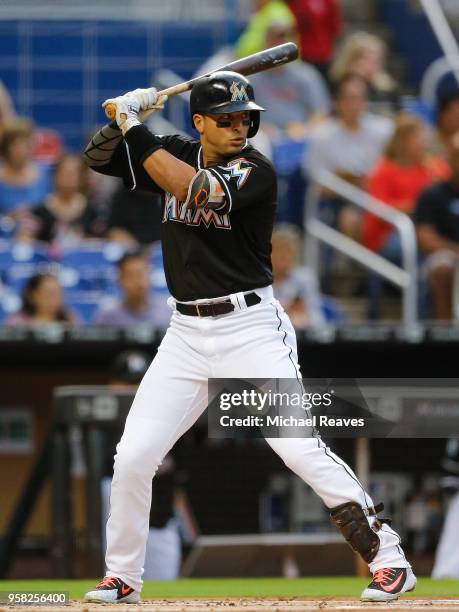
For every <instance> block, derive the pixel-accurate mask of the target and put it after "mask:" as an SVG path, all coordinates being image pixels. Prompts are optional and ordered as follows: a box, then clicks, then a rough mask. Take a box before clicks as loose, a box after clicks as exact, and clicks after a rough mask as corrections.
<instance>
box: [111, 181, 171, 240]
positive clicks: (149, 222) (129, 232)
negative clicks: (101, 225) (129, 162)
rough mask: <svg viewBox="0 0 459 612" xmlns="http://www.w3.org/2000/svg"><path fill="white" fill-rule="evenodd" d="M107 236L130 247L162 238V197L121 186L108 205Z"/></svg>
mask: <svg viewBox="0 0 459 612" xmlns="http://www.w3.org/2000/svg"><path fill="white" fill-rule="evenodd" d="M109 210H110V212H109V216H108V222H107V225H108V234H107V237H108V238H109V239H110V240H113V241H115V242H120V243H122V244H123V245H125V246H127V247H128V248H136V247H138V246H139V245H150V244H151V243H152V242H155V241H157V240H159V239H160V226H161V196H160V195H159V194H156V193H152V192H146V191H139V190H136V191H130V190H129V189H126V188H125V187H124V186H122V185H120V187H119V188H118V189H117V191H116V192H115V193H114V194H113V197H112V199H111V201H110V203H109Z"/></svg>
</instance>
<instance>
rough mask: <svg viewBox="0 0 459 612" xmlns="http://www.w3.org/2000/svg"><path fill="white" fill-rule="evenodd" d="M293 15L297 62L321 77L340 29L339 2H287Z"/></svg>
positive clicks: (321, 0)
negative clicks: (311, 68)
mask: <svg viewBox="0 0 459 612" xmlns="http://www.w3.org/2000/svg"><path fill="white" fill-rule="evenodd" d="M287 5H288V7H289V8H290V10H291V11H292V13H293V14H294V15H295V19H296V22H297V28H298V35H299V37H300V49H301V59H302V60H303V61H304V62H309V63H310V64H314V66H315V67H316V68H318V70H319V71H320V72H321V73H322V74H323V75H324V76H325V75H326V74H327V71H328V66H329V63H330V60H331V58H332V56H333V52H334V49H335V42H336V40H337V38H338V37H339V35H340V34H341V30H342V16H341V9H340V4H339V0H287Z"/></svg>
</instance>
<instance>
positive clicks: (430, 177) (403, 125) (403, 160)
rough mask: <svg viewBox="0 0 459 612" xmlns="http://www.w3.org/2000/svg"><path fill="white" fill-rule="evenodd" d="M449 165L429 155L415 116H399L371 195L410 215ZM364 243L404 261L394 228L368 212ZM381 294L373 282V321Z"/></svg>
mask: <svg viewBox="0 0 459 612" xmlns="http://www.w3.org/2000/svg"><path fill="white" fill-rule="evenodd" d="M449 173H450V171H449V168H448V166H447V164H446V163H445V162H444V161H443V160H442V159H441V158H440V157H435V156H432V155H429V153H428V139H427V129H426V127H425V125H424V122H423V121H422V119H420V118H419V117H416V116H415V115H410V114H408V113H400V114H399V115H398V116H397V117H396V120H395V129H394V133H393V135H392V138H391V139H390V140H389V142H388V144H387V146H386V150H385V154H384V156H383V157H382V159H381V160H380V161H379V162H378V163H377V164H376V166H375V168H374V169H373V171H372V172H371V173H370V174H369V176H368V179H367V190H368V192H369V194H370V195H372V196H373V197H375V198H377V199H378V200H381V201H382V202H384V203H386V204H388V205H389V206H392V207H393V208H397V209H398V210H400V211H402V212H405V213H406V214H408V215H411V214H412V213H413V211H414V209H415V206H416V200H417V198H418V196H419V195H420V193H421V192H422V191H423V190H424V189H425V188H426V187H428V186H429V185H430V184H431V183H433V182H435V181H437V180H441V179H445V178H447V177H448V176H449ZM362 242H363V244H364V245H365V246H366V247H367V248H369V249H371V250H373V251H376V252H378V253H379V254H380V255H382V256H383V257H386V258H387V259H389V260H390V261H392V262H393V263H396V264H399V263H400V261H401V247H400V240H399V234H398V232H396V231H395V230H394V229H393V226H391V225H389V224H387V223H385V222H384V221H382V220H381V219H379V218H378V217H376V216H375V215H372V214H371V213H369V212H367V213H365V214H364V217H363V224H362ZM381 292H382V279H381V277H380V276H379V275H372V276H371V279H370V301H371V305H370V318H377V314H379V301H380V297H381Z"/></svg>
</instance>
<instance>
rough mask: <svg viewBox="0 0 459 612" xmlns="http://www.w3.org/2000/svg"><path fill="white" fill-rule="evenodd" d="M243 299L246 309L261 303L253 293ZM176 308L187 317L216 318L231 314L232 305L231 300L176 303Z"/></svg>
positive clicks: (258, 297) (259, 298)
mask: <svg viewBox="0 0 459 612" xmlns="http://www.w3.org/2000/svg"><path fill="white" fill-rule="evenodd" d="M243 299H244V301H245V303H246V305H247V307H249V306H255V304H259V303H260V302H261V297H260V296H259V295H257V294H256V293H255V292H254V291H252V293H247V294H246V295H244V296H243ZM176 308H177V310H178V311H179V312H180V313H181V314H184V315H188V316H189V317H218V315H222V314H227V313H228V312H233V310H234V304H232V303H231V300H224V301H223V302H207V303H204V304H182V303H181V302H177V304H176Z"/></svg>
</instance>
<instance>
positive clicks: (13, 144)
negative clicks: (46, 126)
mask: <svg viewBox="0 0 459 612" xmlns="http://www.w3.org/2000/svg"><path fill="white" fill-rule="evenodd" d="M32 136H33V130H32V126H31V124H30V122H29V121H27V120H17V121H15V122H14V123H12V124H9V125H8V126H7V128H6V129H5V131H4V132H3V137H2V140H1V143H0V152H1V155H2V157H3V162H4V163H3V164H2V166H1V167H0V214H9V215H12V216H14V217H15V218H20V217H21V215H22V214H23V213H24V211H25V210H27V209H28V208H31V207H33V206H37V205H38V204H39V203H40V202H42V201H43V200H44V199H45V197H46V196H47V194H48V193H49V190H50V180H49V178H50V177H49V169H48V168H46V167H45V166H43V165H42V164H39V163H37V162H35V161H33V159H32Z"/></svg>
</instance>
